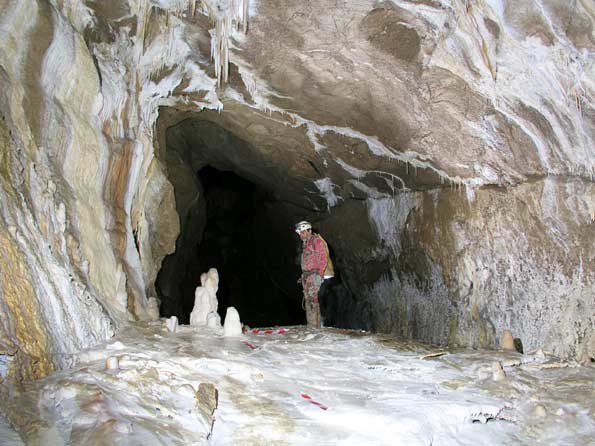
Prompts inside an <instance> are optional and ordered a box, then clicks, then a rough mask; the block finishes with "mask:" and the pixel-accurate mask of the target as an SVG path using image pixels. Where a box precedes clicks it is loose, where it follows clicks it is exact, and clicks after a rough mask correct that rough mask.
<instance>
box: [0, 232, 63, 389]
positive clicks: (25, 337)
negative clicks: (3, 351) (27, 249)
mask: <svg viewBox="0 0 595 446" xmlns="http://www.w3.org/2000/svg"><path fill="white" fill-rule="evenodd" d="M0 275H1V276H2V277H3V278H4V280H2V284H1V287H2V297H3V299H2V301H0V309H1V311H0V327H3V330H2V331H1V332H0V337H2V338H4V339H7V340H10V341H9V342H8V343H6V344H8V347H9V351H13V352H14V362H13V363H12V366H11V367H10V369H9V381H11V382H13V383H15V384H17V385H20V384H21V382H23V381H30V380H33V379H38V378H43V377H45V376H46V375H48V374H49V373H51V372H52V371H53V370H54V364H53V362H52V360H51V353H52V347H51V344H50V340H49V339H48V333H47V328H46V327H45V326H44V322H43V321H42V320H41V319H40V315H41V314H43V312H44V311H45V309H44V308H41V307H40V305H39V301H38V300H37V298H36V293H35V290H34V288H33V286H32V283H33V279H32V276H33V272H32V271H31V270H30V269H29V268H28V266H27V264H26V263H25V261H24V259H23V257H22V254H21V252H20V251H19V250H18V248H17V246H16V245H15V244H14V242H13V241H12V239H11V237H9V236H8V234H7V233H5V232H4V231H1V230H0Z"/></svg>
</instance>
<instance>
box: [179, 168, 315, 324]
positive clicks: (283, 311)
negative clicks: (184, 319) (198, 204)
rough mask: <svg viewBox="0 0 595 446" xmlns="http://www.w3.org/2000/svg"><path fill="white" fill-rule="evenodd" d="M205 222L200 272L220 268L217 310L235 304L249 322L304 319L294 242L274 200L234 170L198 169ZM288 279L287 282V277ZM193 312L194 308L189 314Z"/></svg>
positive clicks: (199, 253) (199, 251)
mask: <svg viewBox="0 0 595 446" xmlns="http://www.w3.org/2000/svg"><path fill="white" fill-rule="evenodd" d="M198 178H199V179H200V182H201V184H202V186H203V189H204V197H205V201H206V216H207V219H206V225H205V229H204V233H203V238H202V242H201V243H199V245H198V246H197V252H196V271H197V273H198V272H199V271H200V272H202V271H207V270H208V269H209V268H217V270H218V272H219V291H218V293H217V298H218V300H219V313H220V315H221V317H222V320H223V318H224V316H225V314H224V313H225V311H226V308H227V307H235V308H236V309H237V310H238V311H239V313H240V316H241V318H242V321H243V322H244V323H247V324H248V325H251V326H267V325H295V324H302V323H304V313H303V311H302V310H301V308H300V306H301V292H300V290H299V289H298V287H297V286H296V285H295V281H296V280H295V278H296V277H297V275H298V274H299V273H298V272H297V270H296V265H295V261H294V259H295V257H296V241H295V240H294V239H293V238H292V237H288V235H289V236H293V234H292V232H291V230H290V228H289V227H287V226H286V225H284V224H279V223H280V222H283V221H284V220H285V218H283V217H282V216H280V215H278V213H279V211H278V209H277V208H276V200H275V199H274V197H273V196H272V194H270V193H269V192H268V191H266V190H265V189H263V188H261V187H259V186H258V185H256V184H254V183H251V182H250V181H247V180H245V179H243V178H241V177H240V176H238V175H236V174H235V173H233V172H222V171H219V170H217V169H215V168H213V167H212V166H206V167H204V168H202V169H201V170H200V171H199V172H198ZM288 278H289V280H288ZM191 310H192V308H191V307H190V308H189V310H188V311H187V313H189V312H190V311H191Z"/></svg>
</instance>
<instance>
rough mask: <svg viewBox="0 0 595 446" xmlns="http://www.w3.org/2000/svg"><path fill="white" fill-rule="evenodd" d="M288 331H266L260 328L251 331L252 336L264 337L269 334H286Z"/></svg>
mask: <svg viewBox="0 0 595 446" xmlns="http://www.w3.org/2000/svg"><path fill="white" fill-rule="evenodd" d="M288 331H289V330H287V329H286V328H279V329H277V330H272V329H270V328H267V329H266V330H261V329H260V328H253V329H252V334H256V335H257V334H264V335H270V334H285V333H287V332H288Z"/></svg>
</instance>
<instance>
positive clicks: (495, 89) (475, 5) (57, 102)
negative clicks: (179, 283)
mask: <svg viewBox="0 0 595 446" xmlns="http://www.w3.org/2000/svg"><path fill="white" fill-rule="evenodd" d="M571 3H572V4H570V3H569V2H567V1H565V0H547V1H545V0H544V1H539V2H538V1H529V2H524V4H523V5H522V6H518V2H513V1H511V0H491V1H488V2H476V1H473V0H466V1H459V0H450V1H447V0H439V1H438V0H436V1H434V0H431V1H412V0H392V1H384V2H382V1H380V2H377V1H364V0H351V1H350V2H347V3H340V2H335V1H332V2H331V1H321V2H295V1H289V0H260V1H259V2H254V3H252V4H251V5H250V9H249V15H250V25H249V30H248V33H247V34H243V32H242V30H241V29H236V28H234V27H230V26H231V24H232V23H237V24H238V25H239V28H242V26H243V23H245V21H244V17H243V16H242V14H245V13H247V11H246V9H245V8H244V4H243V3H241V2H218V1H216V0H204V1H203V2H194V1H174V0H159V1H157V0H118V1H114V2H109V4H108V3H105V2H92V1H82V0H75V1H67V2H64V1H60V0H51V1H49V2H45V1H38V0H29V1H26V2H21V1H16V0H14V1H8V2H7V3H6V2H5V4H3V5H2V6H0V37H2V40H1V41H2V45H1V46H0V112H1V117H0V118H1V119H0V145H1V156H2V162H1V164H0V200H1V201H2V207H1V210H0V216H1V218H2V225H1V226H0V250H2V260H0V267H1V268H2V276H3V278H5V279H3V283H2V286H1V287H0V305H1V306H2V309H3V311H2V316H0V321H1V322H2V323H1V324H0V330H1V332H2V339H3V341H2V343H1V348H2V352H0V355H3V358H4V359H3V362H2V363H6V364H8V363H9V362H10V364H11V365H10V367H8V368H7V369H6V371H3V376H10V377H12V378H14V379H16V380H19V379H28V378H32V377H38V376H43V375H45V374H46V373H48V372H49V371H51V370H52V369H53V368H55V367H61V366H63V365H65V364H67V363H68V354H69V353H70V352H73V351H76V350H78V349H81V348H84V347H86V346H88V345H91V344H93V343H96V342H97V341H99V340H102V339H105V338H107V337H109V336H111V334H112V333H113V332H114V331H115V330H116V329H117V328H118V327H119V326H120V325H122V324H126V323H127V322H128V321H129V320H135V319H147V318H149V317H151V316H149V314H148V313H147V305H148V298H149V297H152V296H155V295H156V290H155V280H156V276H157V272H158V271H159V269H160V267H161V263H162V260H163V258H164V256H166V255H167V254H169V253H171V252H173V251H174V249H176V239H177V237H178V234H179V232H180V227H183V226H184V224H185V223H184V222H183V221H181V218H186V217H188V216H192V215H196V214H200V209H201V208H200V206H198V207H196V206H194V204H193V205H192V206H190V205H189V206H187V207H186V208H185V209H186V210H187V214H186V215H185V216H183V215H179V212H180V209H181V208H180V207H178V206H176V204H177V203H176V201H178V200H182V198H180V197H183V196H184V194H183V193H181V191H180V187H183V185H180V184H177V183H176V180H175V179H174V177H175V176H176V175H175V174H173V172H171V171H169V170H168V169H169V167H168V166H170V164H169V163H168V157H170V158H171V155H172V154H173V152H170V151H169V148H168V147H167V141H166V129H167V128H169V127H171V126H174V125H178V124H180V125H181V124H182V123H184V124H183V125H185V126H186V127H187V128H188V131H187V132H186V133H183V135H185V137H186V138H187V141H189V140H191V139H192V138H198V135H197V134H196V132H200V130H195V134H192V131H191V130H190V129H191V128H192V127H194V128H195V129H197V128H200V126H201V125H204V123H205V122H207V123H209V125H211V126H218V127H219V128H221V129H224V130H225V134H228V135H233V138H232V139H233V141H232V142H233V144H231V145H228V146H226V147H227V148H226V149H225V150H220V151H218V152H217V150H216V148H217V144H214V145H213V146H212V147H213V151H211V152H209V151H207V152H204V153H201V154H200V156H199V158H200V159H202V160H203V161H204V160H208V161H209V162H210V161H211V159H213V160H214V163H223V164H226V165H228V166H230V168H231V169H232V170H234V171H236V172H237V173H238V174H240V175H242V176H244V177H246V178H248V179H250V180H252V181H254V182H257V183H258V184H259V185H260V186H261V187H263V188H268V189H270V190H274V191H275V193H276V194H277V197H278V199H279V200H280V201H282V202H286V203H291V206H292V209H294V212H295V214H296V216H297V215H298V214H300V216H301V217H307V218H311V219H313V220H314V221H315V222H316V223H317V225H318V226H319V228H320V229H321V230H322V231H323V232H324V233H325V236H326V238H327V239H328V240H329V242H330V244H331V246H332V247H333V248H334V250H335V253H336V257H337V264H338V266H339V268H341V269H342V271H343V272H344V274H343V278H344V280H345V283H346V284H347V285H348V286H349V288H350V289H351V290H352V291H353V295H354V298H353V300H352V301H347V302H344V303H343V304H342V306H341V307H340V308H339V309H338V310H337V311H338V314H337V320H340V321H342V322H343V324H350V325H352V326H362V327H367V328H372V329H375V330H379V331H387V332H396V333H401V334H404V335H407V336H411V337H415V338H417V339H420V340H425V341H431V342H439V343H453V344H461V345H469V346H486V347H490V346H492V347H494V346H497V345H498V336H499V333H501V332H502V331H503V329H510V330H511V331H512V332H513V333H515V336H518V337H520V338H521V340H522V342H523V344H524V346H525V347H526V348H527V349H529V350H530V349H532V348H536V347H538V346H543V347H545V348H548V349H551V350H553V351H555V352H556V353H559V354H560V355H563V356H574V355H587V356H589V355H590V356H591V357H593V355H594V353H595V346H594V342H595V339H594V337H593V324H594V321H593V305H594V301H593V295H594V293H593V291H594V290H593V285H592V284H593V279H595V276H594V274H595V272H594V271H593V267H592V263H593V262H592V260H593V257H594V254H595V253H594V252H593V248H592V246H591V240H592V239H593V237H592V236H593V228H594V226H593V224H592V222H593V219H594V216H595V211H594V209H595V208H594V207H593V195H594V193H595V191H594V190H593V181H592V175H593V172H594V167H595V157H594V156H593V154H592V147H593V134H594V125H595V124H594V123H595V119H594V118H595V111H594V108H593V102H592V99H591V98H592V97H593V92H594V89H595V87H594V84H593V79H594V78H595V76H594V74H595V72H594V70H595V68H594V64H593V54H594V47H595V37H594V33H593V24H594V22H595V12H594V11H593V7H592V5H591V4H590V3H589V2H587V1H582V0H578V1H575V2H571ZM226 8H228V9H226ZM229 8H231V9H229ZM233 8H235V9H233ZM232 16H233V20H232V19H231V17H232ZM228 19H229V20H228ZM209 30H214V31H212V32H211V34H209V32H210V31H209ZM229 39H231V40H229ZM212 44H213V46H212V48H213V54H214V56H215V57H214V59H215V63H213V62H211V59H210V54H211V51H212V50H211V45H212ZM228 50H229V52H228ZM227 58H229V61H230V65H229V76H228V79H227V83H226V82H225V69H226V67H227V64H226V63H225V61H226V60H227ZM159 116H161V117H162V119H164V121H162V123H157V120H158V117H159ZM201 123H202V124H201ZM216 134H217V132H213V133H210V135H211V136H213V135H216ZM208 146H209V145H208V144H206V145H205V144H202V145H201V147H208ZM209 150H211V149H209ZM211 157H212V158H211ZM201 162H202V161H201ZM180 171H182V170H180ZM178 179H179V177H178ZM189 190H190V193H189V194H188V195H186V196H185V198H184V200H186V201H188V203H191V202H192V203H198V202H199V201H196V200H199V198H200V187H199V186H198V185H194V186H192V187H190V188H189ZM193 200H194V201H193ZM197 218H201V217H197ZM200 225H201V224H200V223H199V224H198V225H197V226H195V227H198V228H199V227H200ZM199 232H200V230H199ZM199 237H200V234H195V235H193V238H192V240H196V239H197V238H199ZM179 245H180V241H179V240H178V249H179V248H180V246H179ZM174 270H175V268H174ZM7 278H8V279H7ZM5 340H6V341H5ZM8 358H10V361H9V359H8ZM12 378H11V379H12Z"/></svg>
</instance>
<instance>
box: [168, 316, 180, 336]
mask: <svg viewBox="0 0 595 446" xmlns="http://www.w3.org/2000/svg"><path fill="white" fill-rule="evenodd" d="M166 327H167V331H169V332H171V333H175V332H176V331H178V318H177V317H176V316H172V317H170V318H169V319H168V320H167V323H166Z"/></svg>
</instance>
